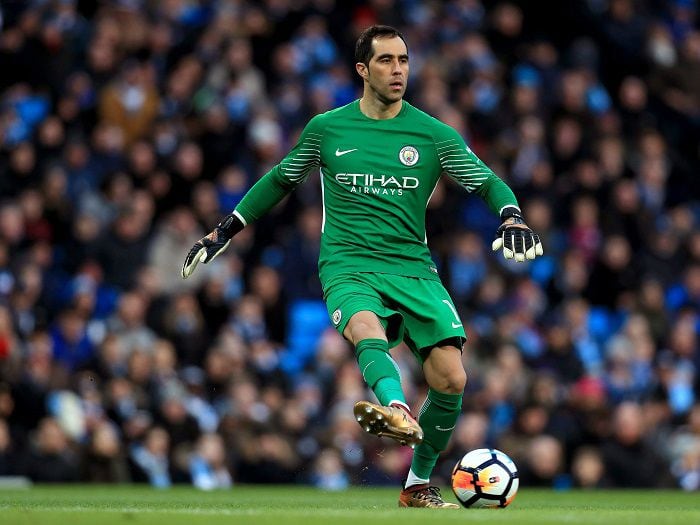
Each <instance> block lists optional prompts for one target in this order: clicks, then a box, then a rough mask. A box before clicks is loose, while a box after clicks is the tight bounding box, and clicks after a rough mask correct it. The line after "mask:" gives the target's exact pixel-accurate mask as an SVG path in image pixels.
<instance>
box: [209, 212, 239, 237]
mask: <svg viewBox="0 0 700 525" xmlns="http://www.w3.org/2000/svg"><path fill="white" fill-rule="evenodd" d="M216 227H217V228H218V229H219V230H221V231H222V232H223V234H224V235H226V236H227V237H228V238H229V239H230V238H232V237H233V236H234V235H236V234H237V233H238V232H239V231H241V230H242V229H243V228H244V227H245V224H243V221H241V219H239V218H238V217H237V216H236V215H234V214H233V213H229V214H228V215H226V217H224V218H223V219H221V222H220V223H219V224H217V225H216Z"/></svg>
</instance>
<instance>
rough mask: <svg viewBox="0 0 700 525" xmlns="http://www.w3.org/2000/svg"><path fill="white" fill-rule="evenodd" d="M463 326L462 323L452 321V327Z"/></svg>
mask: <svg viewBox="0 0 700 525" xmlns="http://www.w3.org/2000/svg"><path fill="white" fill-rule="evenodd" d="M461 326H462V323H454V322H453V323H452V328H459V327H461Z"/></svg>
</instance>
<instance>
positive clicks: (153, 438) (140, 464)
mask: <svg viewBox="0 0 700 525" xmlns="http://www.w3.org/2000/svg"><path fill="white" fill-rule="evenodd" d="M169 450H170V439H169V437H168V433H167V432H166V431H165V430H163V429H162V428H160V427H152V428H151V429H149V430H148V431H147V433H146V435H145V438H144V441H143V443H135V444H133V445H132V446H131V451H130V463H131V479H132V480H133V481H135V482H146V483H148V484H150V485H151V486H153V487H155V488H159V489H162V488H167V487H169V486H170V485H171V484H172V481H171V477H170V461H169V459H168V453H169Z"/></svg>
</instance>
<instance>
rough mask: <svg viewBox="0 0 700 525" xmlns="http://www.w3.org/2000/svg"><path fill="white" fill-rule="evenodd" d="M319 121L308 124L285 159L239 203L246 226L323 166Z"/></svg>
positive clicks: (239, 209) (241, 217) (237, 209)
mask: <svg viewBox="0 0 700 525" xmlns="http://www.w3.org/2000/svg"><path fill="white" fill-rule="evenodd" d="M320 117H321V116H320V115H317V116H316V117H314V118H313V119H311V120H310V121H309V123H308V124H307V125H306V127H305V128H304V131H302V133H301V136H300V137H299V141H298V142H297V143H296V145H295V146H294V147H293V148H292V149H291V150H290V151H289V153H287V155H286V156H285V157H284V159H282V161H281V162H280V163H279V164H277V165H276V166H275V167H274V168H272V169H271V170H270V171H268V172H267V173H266V174H265V175H263V176H262V177H261V178H260V180H258V182H256V183H255V184H254V185H253V187H252V188H250V190H248V192H247V193H246V194H245V195H244V196H243V198H242V199H241V202H240V203H238V206H236V209H235V210H234V213H235V214H236V215H238V217H239V218H240V219H241V220H242V221H243V222H244V224H249V223H251V222H253V221H255V220H257V219H259V218H260V217H262V216H263V215H265V214H266V213H267V212H268V211H270V210H271V209H272V208H273V207H274V206H275V205H276V204H278V203H279V202H280V201H281V200H282V199H283V198H284V197H285V196H286V195H288V194H289V193H291V192H292V191H294V189H295V188H296V187H297V186H298V185H299V184H301V183H302V182H304V181H305V180H306V178H307V177H308V176H309V174H310V173H311V171H312V170H313V169H315V168H318V167H319V166H320V165H321V136H322V127H321V125H320V120H321V118H320Z"/></svg>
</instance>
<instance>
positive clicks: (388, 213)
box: [182, 26, 542, 508]
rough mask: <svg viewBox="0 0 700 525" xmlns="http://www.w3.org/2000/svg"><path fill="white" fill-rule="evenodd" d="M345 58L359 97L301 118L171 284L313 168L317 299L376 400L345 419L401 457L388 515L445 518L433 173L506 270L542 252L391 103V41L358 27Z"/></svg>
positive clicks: (458, 392)
mask: <svg viewBox="0 0 700 525" xmlns="http://www.w3.org/2000/svg"><path fill="white" fill-rule="evenodd" d="M355 58H356V62H357V63H356V64H355V69H356V70H357V73H358V74H359V76H360V77H361V78H362V81H363V84H364V89H363V94H362V98H360V99H359V100H356V101H354V102H351V103H350V104H348V105H346V106H343V107H340V108H337V109H335V110H332V111H328V112H327V113H323V114H321V115H317V116H315V117H314V118H312V119H311V120H310V121H309V123H308V124H307V125H306V127H305V128H304V130H303V132H302V134H301V136H300V138H299V141H298V142H297V144H296V145H295V146H294V148H293V149H292V150H291V151H290V152H289V153H288V154H287V156H286V157H285V158H284V159H283V160H282V161H281V162H280V163H279V164H278V165H277V166H275V167H274V168H272V169H271V170H270V171H269V172H268V173H267V174H265V176H263V177H262V178H261V179H260V180H259V181H258V182H257V183H256V184H255V185H254V186H253V187H252V188H251V189H250V190H249V191H248V193H247V194H246V195H245V196H244V197H243V199H242V200H241V202H240V203H239V204H238V206H236V209H235V210H233V212H232V213H231V214H230V215H227V216H226V217H225V218H224V219H223V220H222V221H221V223H220V224H219V225H218V226H217V227H216V228H215V229H214V231H212V232H211V233H210V234H209V235H207V236H206V237H204V238H202V239H200V240H199V241H197V242H196V243H195V245H194V246H193V247H192V249H191V250H190V252H189V253H188V254H187V258H186V260H185V263H184V265H183V267H182V276H183V278H187V277H188V276H190V275H191V274H192V272H193V271H194V270H195V268H196V267H197V264H198V263H200V262H202V263H208V262H210V261H212V260H213V259H214V258H215V257H216V256H218V255H219V254H221V253H222V252H223V251H224V250H225V249H226V247H227V246H228V244H229V242H230V240H231V238H232V237H233V236H234V235H235V234H236V233H237V232H239V231H240V230H241V229H243V228H244V227H245V226H246V225H247V224H250V223H251V222H253V221H255V220H256V219H258V218H260V217H261V216H262V215H264V214H265V213H267V212H268V211H269V210H270V209H271V208H272V207H273V206H275V205H276V204H277V203H279V202H280V201H281V200H282V199H283V198H284V197H285V196H286V195H287V194H288V193H290V192H291V191H293V190H294V189H295V188H296V187H297V186H298V185H299V184H301V183H302V182H303V181H304V180H305V179H306V178H307V177H308V176H309V174H310V173H311V172H312V171H315V170H317V169H320V175H321V184H322V195H323V224H322V227H321V231H322V235H321V251H320V256H319V277H320V279H321V284H322V287H323V294H324V299H325V301H326V305H327V308H328V314H329V316H330V318H331V321H332V322H333V325H334V326H335V327H336V329H337V330H338V331H339V332H340V333H341V334H342V335H343V336H344V337H345V338H346V339H347V340H348V341H350V342H351V343H352V344H353V345H354V347H355V353H356V357H357V361H358V364H359V366H360V370H361V371H362V375H363V377H364V379H365V381H366V382H367V384H368V385H369V387H370V388H371V389H372V390H373V392H374V393H375V395H376V397H377V399H378V400H379V404H375V403H371V402H368V401H360V402H358V403H357V404H356V405H355V417H356V419H357V420H358V422H359V423H360V425H362V427H363V428H364V429H365V430H366V431H367V432H370V433H372V434H376V435H378V436H387V437H389V438H392V439H395V440H396V441H398V442H399V443H401V444H404V445H408V446H412V447H415V450H414V454H413V460H412V463H411V468H410V470H409V472H408V477H407V479H406V482H405V484H404V487H403V490H402V492H401V494H400V497H399V505H400V506H404V507H430V508H457V505H454V504H452V503H447V502H445V501H444V500H443V499H442V497H441V495H440V492H439V490H438V489H437V488H436V487H433V486H431V485H430V475H431V472H432V470H433V468H434V466H435V463H436V462H437V458H438V456H439V454H440V452H441V451H442V450H444V449H445V447H446V446H447V443H448V441H449V438H450V436H451V434H452V431H453V429H454V428H455V424H456V422H457V417H458V416H459V413H460V410H461V406H462V394H463V392H464V387H465V384H466V381H467V378H466V373H465V371H464V367H463V365H462V359H461V352H462V346H463V344H464V342H465V340H466V336H465V332H464V327H463V325H462V320H461V319H460V317H459V314H458V312H457V309H456V308H455V306H454V303H453V302H452V299H451V298H450V296H449V295H448V293H447V291H446V290H445V288H444V287H443V285H442V283H441V282H440V278H439V276H438V273H437V269H436V267H435V265H434V264H433V261H432V260H431V257H430V253H429V251H428V246H427V242H426V241H427V240H426V235H425V209H426V205H427V203H428V200H429V199H430V196H431V195H432V192H433V190H434V189H435V186H436V185H437V183H438V180H439V178H440V176H441V175H442V174H443V173H444V174H446V175H447V176H449V177H451V178H452V179H454V180H455V181H456V182H457V183H459V184H460V185H461V186H462V187H464V188H465V189H466V190H467V191H468V192H473V193H476V194H477V195H479V196H480V197H482V198H483V199H484V200H485V201H486V203H487V204H488V206H489V207H490V209H491V210H492V211H493V212H494V213H496V214H499V215H500V217H501V220H502V224H501V226H500V228H498V231H497V232H496V237H495V240H494V241H493V246H492V247H493V249H494V250H502V253H503V255H504V256H505V258H506V259H514V260H516V261H525V260H526V259H534V258H535V257H536V256H538V255H541V254H542V245H541V243H540V240H539V237H538V236H537V235H536V234H535V233H533V232H532V231H531V230H530V228H528V227H527V225H526V224H525V222H524V220H523V217H522V215H521V213H520V208H519V207H518V202H517V200H516V198H515V196H514V195H513V192H512V191H511V190H510V188H509V187H508V186H507V185H506V184H505V183H504V182H503V181H502V180H501V179H499V178H498V177H497V176H496V175H495V174H494V173H493V172H492V171H491V170H490V169H489V168H488V167H487V166H486V165H485V164H484V163H483V162H481V160H479V159H478V158H477V157H476V155H474V153H473V152H472V151H471V150H470V149H469V148H468V147H467V146H466V145H465V143H464V140H463V139H462V137H461V136H460V135H459V134H458V133H457V132H456V131H455V130H454V129H452V128H451V127H449V126H447V125H445V124H443V123H441V122H440V121H438V120H436V119H434V118H432V117H430V116H429V115H427V114H425V113H423V112H422V111H420V110H418V109H416V108H414V107H413V106H411V105H410V104H409V103H408V102H406V101H405V100H403V95H404V93H405V91H406V83H407V81H408V71H409V58H408V50H407V47H406V43H405V40H404V38H403V36H402V35H401V33H400V32H399V31H397V30H396V29H394V28H392V27H389V26H372V27H369V28H368V29H366V30H365V31H364V32H363V33H362V34H361V35H360V37H359V39H358V40H357V43H356V47H355ZM401 341H404V342H405V343H406V345H407V346H408V347H409V348H410V349H411V351H412V352H413V354H414V355H415V358H416V359H418V361H419V362H420V363H421V365H422V368H423V373H424V375H425V380H426V382H427V384H428V387H429V390H428V396H427V399H426V400H425V402H424V403H423V406H422V407H421V408H420V410H419V412H418V419H417V420H416V418H415V417H414V416H413V415H412V413H411V410H410V408H409V406H408V404H407V403H406V399H405V397H404V393H403V390H402V387H401V377H400V374H399V370H398V367H397V365H396V363H395V362H394V361H393V360H392V358H391V355H390V354H389V349H390V348H392V347H394V346H396V345H397V344H399V343H400V342H401Z"/></svg>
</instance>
